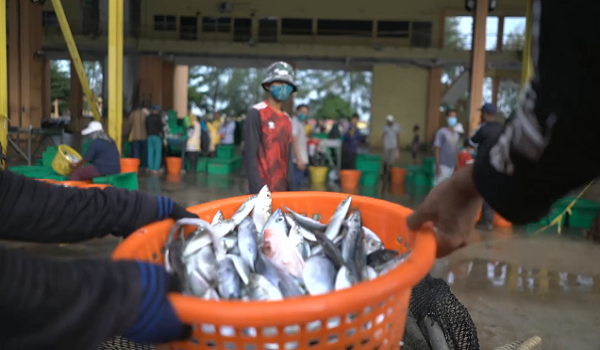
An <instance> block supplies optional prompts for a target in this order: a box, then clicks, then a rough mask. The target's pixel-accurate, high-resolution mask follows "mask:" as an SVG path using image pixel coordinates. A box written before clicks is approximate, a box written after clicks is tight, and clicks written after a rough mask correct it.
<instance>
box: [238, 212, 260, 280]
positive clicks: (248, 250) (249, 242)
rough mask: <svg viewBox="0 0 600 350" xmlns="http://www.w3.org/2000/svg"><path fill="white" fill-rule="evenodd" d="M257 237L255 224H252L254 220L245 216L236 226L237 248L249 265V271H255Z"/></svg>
mask: <svg viewBox="0 0 600 350" xmlns="http://www.w3.org/2000/svg"><path fill="white" fill-rule="evenodd" d="M257 237H258V231H257V230H256V225H254V221H253V220H252V219H251V218H250V217H247V218H245V219H244V220H243V221H242V223H241V224H240V226H239V227H238V248H239V250H240V257H241V258H242V259H244V261H245V262H246V263H247V264H248V266H250V271H252V272H254V271H255V270H254V263H255V262H256V256H257V255H258V245H257V243H256V238H257Z"/></svg>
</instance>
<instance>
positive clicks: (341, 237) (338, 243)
mask: <svg viewBox="0 0 600 350" xmlns="http://www.w3.org/2000/svg"><path fill="white" fill-rule="evenodd" d="M345 237H346V236H345V233H342V234H340V235H337V236H336V237H335V238H334V239H333V240H331V241H332V242H333V244H334V245H335V246H336V247H337V248H338V249H340V250H341V249H342V243H343V242H344V238H345ZM322 252H323V246H322V245H320V244H319V245H316V246H315V247H314V248H312V250H311V253H310V255H317V254H319V253H322Z"/></svg>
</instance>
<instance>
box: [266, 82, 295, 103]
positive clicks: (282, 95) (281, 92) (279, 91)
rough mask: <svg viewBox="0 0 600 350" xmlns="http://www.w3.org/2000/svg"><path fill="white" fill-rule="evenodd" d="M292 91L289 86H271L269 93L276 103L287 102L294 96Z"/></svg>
mask: <svg viewBox="0 0 600 350" xmlns="http://www.w3.org/2000/svg"><path fill="white" fill-rule="evenodd" d="M292 90H293V88H292V86H291V85H289V84H283V85H271V88H270V89H269V92H270V94H271V97H273V98H274V99H275V101H279V102H281V101H285V100H287V99H288V97H290V95H291V94H292Z"/></svg>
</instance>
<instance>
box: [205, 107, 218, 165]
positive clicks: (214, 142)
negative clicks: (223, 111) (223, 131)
mask: <svg viewBox="0 0 600 350" xmlns="http://www.w3.org/2000/svg"><path fill="white" fill-rule="evenodd" d="M216 115H218V114H216ZM220 124H221V119H220V118H219V117H214V118H213V119H212V120H208V121H207V122H206V127H207V129H208V133H209V135H210V143H209V145H208V154H209V156H210V157H214V156H215V152H216V150H217V146H218V145H220V144H221V136H220V135H219V125H220Z"/></svg>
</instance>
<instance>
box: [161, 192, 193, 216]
mask: <svg viewBox="0 0 600 350" xmlns="http://www.w3.org/2000/svg"><path fill="white" fill-rule="evenodd" d="M158 218H159V220H161V219H164V218H172V219H174V220H175V221H177V220H179V219H183V218H191V219H198V215H196V214H193V213H190V212H189V211H187V210H186V209H185V208H184V207H182V206H180V205H179V204H177V203H175V202H173V200H172V199H171V198H169V197H163V196H158Z"/></svg>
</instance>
